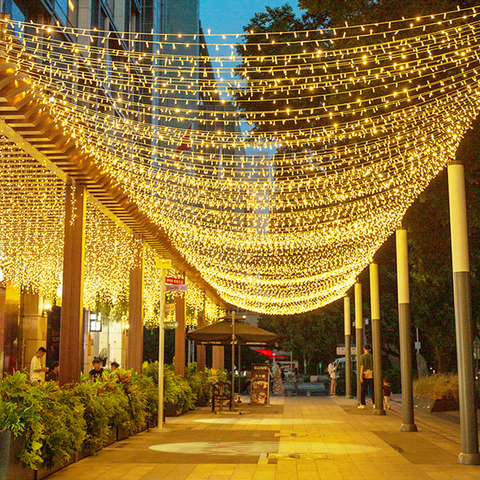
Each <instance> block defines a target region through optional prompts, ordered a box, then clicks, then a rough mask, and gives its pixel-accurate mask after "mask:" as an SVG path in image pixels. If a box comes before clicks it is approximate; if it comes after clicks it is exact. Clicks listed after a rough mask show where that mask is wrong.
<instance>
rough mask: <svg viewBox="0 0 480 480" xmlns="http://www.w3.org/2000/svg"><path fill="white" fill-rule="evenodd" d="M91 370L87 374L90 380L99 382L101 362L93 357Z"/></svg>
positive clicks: (101, 369) (101, 370)
mask: <svg viewBox="0 0 480 480" xmlns="http://www.w3.org/2000/svg"><path fill="white" fill-rule="evenodd" d="M92 365H93V368H92V369H91V370H90V371H89V372H88V374H89V375H90V378H91V379H92V380H101V379H102V375H103V368H102V361H101V360H100V359H99V358H97V357H95V358H94V359H93V361H92Z"/></svg>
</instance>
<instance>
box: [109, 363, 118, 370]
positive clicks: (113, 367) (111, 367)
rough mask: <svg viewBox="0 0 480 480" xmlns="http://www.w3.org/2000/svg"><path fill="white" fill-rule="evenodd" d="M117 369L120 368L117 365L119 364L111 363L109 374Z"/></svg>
mask: <svg viewBox="0 0 480 480" xmlns="http://www.w3.org/2000/svg"><path fill="white" fill-rule="evenodd" d="M118 367H120V364H119V363H117V362H112V363H111V364H110V371H111V372H114V371H115V370H116V369H117V368H118Z"/></svg>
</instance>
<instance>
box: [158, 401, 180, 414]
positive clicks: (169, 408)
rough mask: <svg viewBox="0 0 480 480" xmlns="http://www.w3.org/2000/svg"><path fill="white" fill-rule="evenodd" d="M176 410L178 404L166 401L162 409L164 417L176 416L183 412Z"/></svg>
mask: <svg viewBox="0 0 480 480" xmlns="http://www.w3.org/2000/svg"><path fill="white" fill-rule="evenodd" d="M177 410H178V405H176V404H175V403H170V402H166V403H165V408H164V410H163V415H164V416H165V417H178V416H179V415H181V414H182V413H183V412H180V413H177Z"/></svg>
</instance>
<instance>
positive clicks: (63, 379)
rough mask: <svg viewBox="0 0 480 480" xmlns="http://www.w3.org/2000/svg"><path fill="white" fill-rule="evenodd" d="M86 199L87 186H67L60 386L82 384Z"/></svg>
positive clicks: (70, 184) (69, 184)
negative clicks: (80, 382)
mask: <svg viewBox="0 0 480 480" xmlns="http://www.w3.org/2000/svg"><path fill="white" fill-rule="evenodd" d="M86 199H87V195H86V189H85V186H83V185H73V184H72V183H68V184H67V188H66V191H65V245H64V249H63V291H62V317H61V323H60V366H61V367H60V385H65V384H67V383H75V382H79V381H80V372H81V371H82V358H83V263H84V258H85V222H86V210H87V208H86Z"/></svg>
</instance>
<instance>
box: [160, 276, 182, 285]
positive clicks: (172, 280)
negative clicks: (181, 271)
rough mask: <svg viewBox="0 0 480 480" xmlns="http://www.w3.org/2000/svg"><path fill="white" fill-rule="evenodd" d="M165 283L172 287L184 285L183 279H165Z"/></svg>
mask: <svg viewBox="0 0 480 480" xmlns="http://www.w3.org/2000/svg"><path fill="white" fill-rule="evenodd" d="M165 283H170V284H172V285H185V279H184V278H175V277H165Z"/></svg>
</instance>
